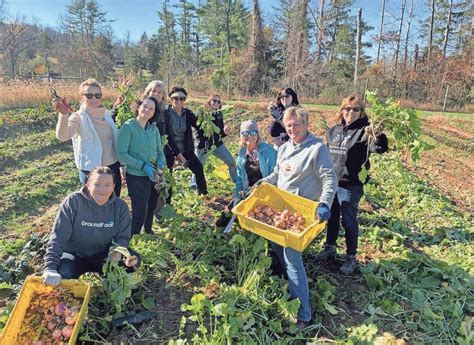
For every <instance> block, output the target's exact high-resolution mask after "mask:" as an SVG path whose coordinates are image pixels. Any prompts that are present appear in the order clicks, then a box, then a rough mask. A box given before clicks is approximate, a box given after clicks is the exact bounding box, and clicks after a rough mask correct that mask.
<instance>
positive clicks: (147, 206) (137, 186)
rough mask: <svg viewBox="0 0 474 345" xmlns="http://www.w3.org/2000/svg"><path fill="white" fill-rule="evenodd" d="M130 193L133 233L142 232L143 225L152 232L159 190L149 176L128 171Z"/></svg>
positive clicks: (147, 230)
mask: <svg viewBox="0 0 474 345" xmlns="http://www.w3.org/2000/svg"><path fill="white" fill-rule="evenodd" d="M127 186H128V195H129V196H130V200H131V201H132V235H136V234H139V233H140V230H141V228H142V226H144V227H145V231H146V232H151V225H152V223H153V214H154V213H155V209H156V205H157V202H158V192H157V191H156V190H155V186H154V183H153V182H152V181H150V179H149V178H148V177H147V176H135V175H131V174H129V173H127Z"/></svg>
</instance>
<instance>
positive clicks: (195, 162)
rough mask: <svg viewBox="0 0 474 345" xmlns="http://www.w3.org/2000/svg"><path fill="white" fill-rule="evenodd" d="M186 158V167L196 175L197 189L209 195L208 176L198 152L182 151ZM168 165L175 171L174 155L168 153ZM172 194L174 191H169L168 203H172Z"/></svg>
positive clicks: (200, 192)
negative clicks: (205, 173)
mask: <svg viewBox="0 0 474 345" xmlns="http://www.w3.org/2000/svg"><path fill="white" fill-rule="evenodd" d="M182 154H183V156H184V158H186V167H187V168H189V170H191V171H192V172H193V174H194V175H195V176H196V185H197V190H198V193H199V194H204V195H207V183H206V177H205V176H204V169H203V167H202V164H201V162H200V161H199V159H198V158H197V157H196V154H195V153H194V152H182ZM165 156H166V165H167V166H168V168H169V169H170V171H173V165H174V156H173V155H170V154H166V155H165ZM171 194H172V191H171V190H170V191H169V196H168V198H167V199H166V203H167V204H170V203H171Z"/></svg>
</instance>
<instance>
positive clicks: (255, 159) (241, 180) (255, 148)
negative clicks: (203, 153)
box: [216, 120, 277, 226]
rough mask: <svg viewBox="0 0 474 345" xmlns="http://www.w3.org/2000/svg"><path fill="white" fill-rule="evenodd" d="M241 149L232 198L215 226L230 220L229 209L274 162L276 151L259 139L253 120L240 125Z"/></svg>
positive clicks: (269, 170)
mask: <svg viewBox="0 0 474 345" xmlns="http://www.w3.org/2000/svg"><path fill="white" fill-rule="evenodd" d="M240 145H241V149H240V151H239V154H238V157H237V179H236V181H235V190H234V200H233V202H231V203H230V205H228V206H227V209H228V212H227V213H226V212H223V213H222V215H221V217H220V218H219V219H218V220H217V222H216V226H226V225H227V224H228V223H229V220H230V210H231V209H232V207H233V206H234V205H237V203H239V202H240V200H242V199H244V198H245V195H246V194H247V192H248V190H249V188H250V187H252V186H253V185H254V184H255V183H256V182H257V181H258V180H260V179H262V178H263V177H266V176H268V175H270V174H271V173H272V172H273V169H274V168H275V164H276V158H277V151H276V150H275V149H274V148H273V146H272V145H270V144H267V143H265V142H263V141H262V140H261V139H260V134H259V130H258V125H257V123H256V122H255V121H253V120H249V121H244V122H242V124H241V125H240Z"/></svg>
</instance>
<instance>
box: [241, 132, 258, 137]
mask: <svg viewBox="0 0 474 345" xmlns="http://www.w3.org/2000/svg"><path fill="white" fill-rule="evenodd" d="M257 134H258V131H256V130H251V131H243V132H240V135H241V136H243V137H244V138H248V137H249V136H250V137H254V136H256V135H257Z"/></svg>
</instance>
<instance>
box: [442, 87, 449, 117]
mask: <svg viewBox="0 0 474 345" xmlns="http://www.w3.org/2000/svg"><path fill="white" fill-rule="evenodd" d="M448 91H449V84H448V85H447V86H446V93H445V94H444V102H443V113H444V112H445V110H446V100H447V99H448Z"/></svg>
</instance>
